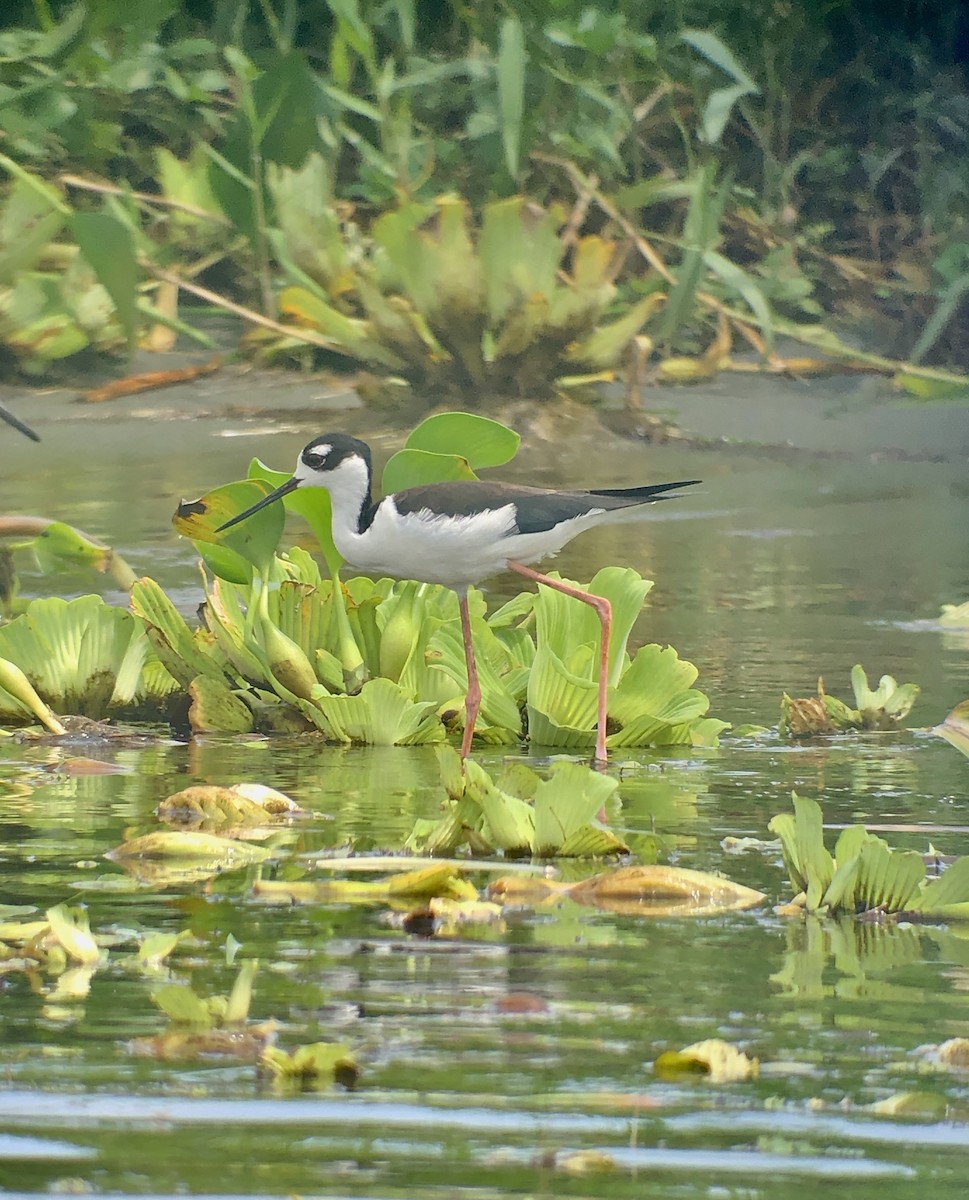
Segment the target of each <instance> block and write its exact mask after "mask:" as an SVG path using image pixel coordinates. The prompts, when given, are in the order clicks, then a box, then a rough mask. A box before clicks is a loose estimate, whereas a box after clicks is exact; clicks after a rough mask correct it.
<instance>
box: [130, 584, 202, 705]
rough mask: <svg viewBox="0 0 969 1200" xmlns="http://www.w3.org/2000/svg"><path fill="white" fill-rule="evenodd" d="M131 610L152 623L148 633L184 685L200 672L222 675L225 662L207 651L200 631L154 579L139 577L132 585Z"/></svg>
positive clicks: (174, 674)
mask: <svg viewBox="0 0 969 1200" xmlns="http://www.w3.org/2000/svg"><path fill="white" fill-rule="evenodd" d="M131 611H132V612H133V613H135V615H136V616H138V617H140V618H141V620H142V621H144V622H145V624H146V625H147V627H148V635H149V638H150V640H151V642H152V645H153V646H154V647H155V652H156V653H157V654H158V655H159V657H160V658H161V660H162V662H163V663H164V664H165V666H166V667H167V669H168V670H169V671H170V672H171V674H172V675H173V676H174V677H175V678H176V679H177V680H178V682H179V683H180V684H181V685H182V687H187V686H188V685H189V684H190V683H191V682H192V680H193V679H195V678H196V676H198V675H206V676H211V677H213V678H221V677H222V674H223V672H222V666H221V664H220V662H219V660H218V659H217V658H216V657H214V656H213V654H212V653H211V650H209V651H208V652H206V649H204V648H203V644H202V643H201V642H200V640H199V639H198V637H197V635H196V634H195V633H193V632H192V630H191V629H189V627H188V623H187V622H186V620H185V618H184V617H183V616H182V614H181V613H180V612H179V611H178V609H177V608H176V607H175V605H174V604H173V603H172V601H171V600H170V599H169V598H168V596H167V595H166V594H165V592H164V591H163V590H162V589H161V588H160V587H159V585H158V584H157V583H156V582H155V581H154V580H153V579H139V580H138V581H137V583H136V584H135V585H134V587H133V588H132V589H131Z"/></svg>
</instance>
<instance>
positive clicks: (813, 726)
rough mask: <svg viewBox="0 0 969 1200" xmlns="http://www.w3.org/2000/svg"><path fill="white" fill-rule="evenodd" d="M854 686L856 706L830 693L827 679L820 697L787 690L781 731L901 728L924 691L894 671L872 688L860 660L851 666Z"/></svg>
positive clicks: (803, 734)
mask: <svg viewBox="0 0 969 1200" xmlns="http://www.w3.org/2000/svg"><path fill="white" fill-rule="evenodd" d="M851 686H852V690H853V691H854V700H855V707H854V708H851V707H849V705H847V704H845V703H844V701H842V700H839V699H838V698H837V697H836V696H829V695H828V693H827V692H826V691H825V690H824V680H823V679H819V680H818V694H817V697H814V696H808V697H804V698H800V699H793V698H792V697H791V696H789V695H788V694H787V692H785V693H784V695H783V697H782V698H781V719H780V722H779V725H778V733H779V734H780V735H781V737H814V736H816V735H818V734H826V733H844V732H846V731H848V730H855V729H873V730H874V729H878V730H886V729H897V728H898V726H899V725H900V723H901V722H902V721H903V720H904V719H905V718H906V717H907V716H908V714H909V713H910V712H911V710H912V705H913V704H914V703H915V701H916V699H917V698H918V694H919V691H920V689H919V687H918V685H917V684H915V683H904V684H899V683H897V682H896V681H895V680H894V679H893V678H892V676H891V675H883V676H882V677H881V679H880V680H879V681H878V688H877V690H876V691H872V690H871V688H870V687H869V686H868V676H867V675H866V674H865V672H864V669H863V668H862V667H861V666H860V664H857V663H856V664H855V666H854V667H852V669H851Z"/></svg>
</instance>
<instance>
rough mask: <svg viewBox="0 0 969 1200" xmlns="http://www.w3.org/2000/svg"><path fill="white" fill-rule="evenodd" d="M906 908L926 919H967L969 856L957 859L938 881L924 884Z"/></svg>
mask: <svg viewBox="0 0 969 1200" xmlns="http://www.w3.org/2000/svg"><path fill="white" fill-rule="evenodd" d="M906 907H907V908H908V909H909V910H910V911H911V912H917V913H922V914H924V915H925V916H927V917H942V918H947V917H959V918H961V919H962V920H965V919H966V918H967V917H969V856H966V857H963V858H957V859H956V861H955V862H954V863H952V865H951V866H949V867H946V869H945V870H944V871H943V872H942V874H941V875H940V876H939V878H938V879H934V880H932V881H930V882H929V883H926V885H925V886H924V887H923V888H922V890H921V891H920V892H919V894H918V895H917V896H915V897H914V898H913V899H911V900H909V902H908V904H907V905H906Z"/></svg>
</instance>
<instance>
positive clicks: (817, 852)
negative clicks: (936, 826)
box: [768, 793, 969, 920]
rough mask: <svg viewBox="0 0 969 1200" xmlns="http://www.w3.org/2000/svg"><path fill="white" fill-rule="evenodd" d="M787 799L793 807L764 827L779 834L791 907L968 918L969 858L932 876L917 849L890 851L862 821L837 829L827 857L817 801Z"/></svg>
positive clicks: (823, 910)
mask: <svg viewBox="0 0 969 1200" xmlns="http://www.w3.org/2000/svg"><path fill="white" fill-rule="evenodd" d="M793 801H794V812H793V813H779V814H778V815H777V816H775V817H774V818H773V819H772V820H771V822H770V824H769V826H768V828H769V829H770V830H771V832H772V833H775V834H776V835H777V836H778V837H779V838H780V841H781V851H782V853H783V855H784V865H785V867H786V868H787V872H788V876H789V878H790V880H791V884H792V885H793V887H794V888H795V889H796V891H797V895H796V896H795V898H794V900H793V902H792V903H793V905H794V906H796V907H797V908H801V909H803V910H804V911H806V912H809V913H817V912H827V913H830V914H831V915H832V916H834V915H837V914H841V913H847V914H861V913H865V912H871V911H876V910H877V911H878V912H881V913H885V914H888V915H893V916H899V915H903V914H906V913H911V914H917V916H918V918H919V919H922V920H949V919H961V920H965V919H969V857H966V858H959V859H956V861H955V862H954V863H953V864H952V865H951V866H949V867H947V868H946V869H945V870H944V871H943V873H942V875H941V876H939V877H938V878H937V879H932V880H930V879H928V878H927V877H926V866H925V860H924V859H923V857H922V855H921V854H917V853H916V852H915V851H913V850H892V849H891V847H889V845H888V843H887V842H885V841H884V840H883V839H882V838H880V837H876V836H875V835H874V834H871V833H869V832H868V831H867V830H866V829H865V827H864V826H863V825H851V826H848V828H846V829H843V830H842V831H841V833H840V834H839V835H838V840H837V843H836V844H835V849H834V854H831V853H830V851H829V850H828V849H827V848H826V846H825V844H824V832H823V817H822V813H821V806H820V805H819V804H818V803H817V801H816V800H812V799H810V798H808V797H804V796H798V795H797V794H796V793H795V794H794V797H793Z"/></svg>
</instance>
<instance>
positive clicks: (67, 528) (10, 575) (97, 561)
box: [0, 515, 137, 617]
mask: <svg viewBox="0 0 969 1200" xmlns="http://www.w3.org/2000/svg"><path fill="white" fill-rule="evenodd" d="M17 554H29V555H30V556H31V558H32V559H33V560H34V563H35V564H36V565H37V567H39V568H40V570H41V571H42V572H43V573H44V574H45V575H52V574H55V573H56V572H58V571H72V570H80V571H84V572H90V571H94V572H98V573H100V574H102V575H108V576H109V577H110V578H111V579H112V581H113V582H114V583H115V584H116V585H117V586H118V587H119V588H122V589H124V590H125V591H128V590H129V589H130V588H131V585H132V584H133V583H134V581H135V579H136V578H137V577H136V575H135V573H134V571H132V569H131V567H129V566H128V564H127V563H126V562H125V560H124V559H123V558H122V557H121V555H120V554H118V553H117V551H115V550H112V549H111V547H110V546H105V545H104V543H103V542H100V541H98V540H97V539H96V538H93V537H91V535H90V534H87V533H84V532H82V531H81V530H80V529H75V528H74V527H73V526H71V525H66V524H65V523H64V522H63V521H52V520H50V519H49V518H47V517H21V516H13V515H3V516H0V617H10V616H13V615H14V613H15V612H17V611H18V602H17V594H18V590H19V581H18V578H17V571H16V558H15V556H16V555H17Z"/></svg>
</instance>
